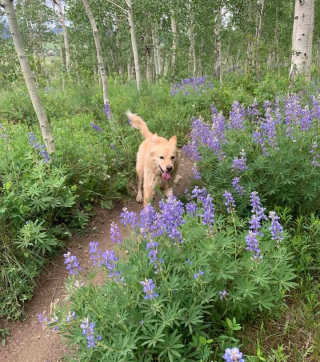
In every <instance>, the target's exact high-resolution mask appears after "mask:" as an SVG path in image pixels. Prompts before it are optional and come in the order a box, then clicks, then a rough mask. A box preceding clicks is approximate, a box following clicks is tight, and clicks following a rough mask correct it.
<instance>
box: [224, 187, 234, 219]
mask: <svg viewBox="0 0 320 362" xmlns="http://www.w3.org/2000/svg"><path fill="white" fill-rule="evenodd" d="M223 196H224V197H225V199H226V202H225V205H226V206H227V211H228V213H229V214H231V213H232V212H234V211H235V207H236V204H235V202H234V199H233V196H232V194H231V193H230V192H228V191H225V192H224V194H223Z"/></svg>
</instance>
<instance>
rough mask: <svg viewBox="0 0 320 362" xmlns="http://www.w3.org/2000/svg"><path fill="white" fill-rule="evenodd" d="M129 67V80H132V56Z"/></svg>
mask: <svg viewBox="0 0 320 362" xmlns="http://www.w3.org/2000/svg"><path fill="white" fill-rule="evenodd" d="M127 69H128V80H131V78H132V65H131V58H129V59H128V63H127Z"/></svg>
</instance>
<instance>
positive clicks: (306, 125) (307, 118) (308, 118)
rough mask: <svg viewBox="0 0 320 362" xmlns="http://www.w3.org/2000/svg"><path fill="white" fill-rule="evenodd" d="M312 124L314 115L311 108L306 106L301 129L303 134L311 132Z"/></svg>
mask: <svg viewBox="0 0 320 362" xmlns="http://www.w3.org/2000/svg"><path fill="white" fill-rule="evenodd" d="M311 124H312V114H311V111H310V110H309V106H305V108H304V109H303V110H302V118H301V121H300V129H301V131H303V132H306V131H309V129H310V127H311Z"/></svg>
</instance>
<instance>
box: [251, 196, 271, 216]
mask: <svg viewBox="0 0 320 362" xmlns="http://www.w3.org/2000/svg"><path fill="white" fill-rule="evenodd" d="M250 205H251V207H252V209H251V211H252V213H254V214H256V215H257V216H258V217H259V218H260V220H261V219H264V220H267V217H266V215H265V214H264V212H265V210H266V209H265V208H263V207H262V206H261V204H260V198H259V196H258V193H257V192H256V191H253V192H251V195H250Z"/></svg>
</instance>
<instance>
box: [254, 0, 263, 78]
mask: <svg viewBox="0 0 320 362" xmlns="http://www.w3.org/2000/svg"><path fill="white" fill-rule="evenodd" d="M264 6H265V0H260V9H259V10H258V18H257V24H258V25H257V30H256V48H255V64H256V71H257V74H258V77H260V71H261V64H260V52H259V47H260V40H261V34H262V26H263V15H264Z"/></svg>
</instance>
